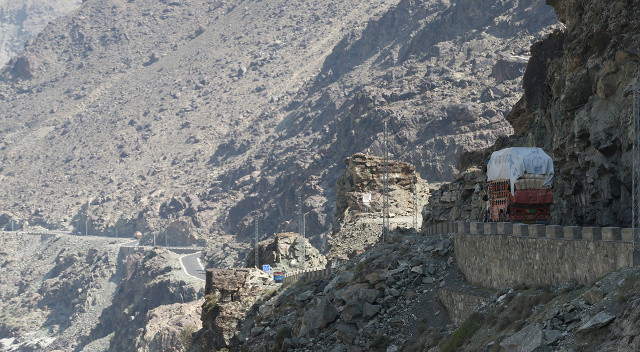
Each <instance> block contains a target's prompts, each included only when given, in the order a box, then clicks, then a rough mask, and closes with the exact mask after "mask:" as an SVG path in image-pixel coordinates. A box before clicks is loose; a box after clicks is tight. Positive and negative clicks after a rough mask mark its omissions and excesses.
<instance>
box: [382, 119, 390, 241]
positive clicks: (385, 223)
mask: <svg viewBox="0 0 640 352" xmlns="http://www.w3.org/2000/svg"><path fill="white" fill-rule="evenodd" d="M387 124H388V122H387V120H386V119H385V121H384V137H383V138H384V158H383V160H384V164H383V172H384V175H383V176H382V184H383V186H382V187H383V189H382V242H383V243H384V242H386V241H387V237H388V236H389V128H388V126H387Z"/></svg>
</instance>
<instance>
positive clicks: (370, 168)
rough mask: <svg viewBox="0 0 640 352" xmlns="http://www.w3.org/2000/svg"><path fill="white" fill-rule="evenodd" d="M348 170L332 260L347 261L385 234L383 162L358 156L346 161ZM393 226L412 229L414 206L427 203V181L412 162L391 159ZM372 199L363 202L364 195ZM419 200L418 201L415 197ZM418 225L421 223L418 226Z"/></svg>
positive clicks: (341, 180) (331, 242)
mask: <svg viewBox="0 0 640 352" xmlns="http://www.w3.org/2000/svg"><path fill="white" fill-rule="evenodd" d="M344 163H345V164H346V169H345V171H344V173H343V174H342V176H341V177H340V178H339V179H338V182H337V187H338V192H337V193H338V197H337V201H336V203H337V204H336V215H335V217H334V221H333V232H332V234H331V237H330V239H329V245H330V248H329V254H328V255H329V257H331V258H338V257H341V258H344V257H351V256H354V255H355V254H358V253H361V252H362V251H364V250H365V248H367V247H368V246H371V245H373V244H375V243H377V242H378V241H379V240H380V237H381V234H382V221H381V220H382V209H383V194H384V180H383V178H384V159H383V158H381V157H375V156H370V155H366V154H363V153H356V154H355V155H353V156H351V157H349V158H347V159H345V160H344ZM388 167H389V170H388V172H389V180H388V182H389V216H390V226H392V227H396V226H402V227H404V228H410V227H412V226H413V224H412V222H413V221H412V219H413V213H414V209H420V206H418V207H414V203H415V202H416V201H417V204H425V203H426V201H427V199H428V198H427V195H428V190H429V189H428V186H427V184H426V182H425V181H424V180H423V179H422V178H421V177H420V176H419V175H418V174H417V173H416V171H415V167H414V166H413V165H411V164H409V163H406V162H401V161H396V160H389V165H388ZM365 195H367V197H368V198H370V199H369V202H368V204H367V203H365V202H364V198H363V197H364V196H365ZM415 197H417V198H415ZM418 226H419V224H418Z"/></svg>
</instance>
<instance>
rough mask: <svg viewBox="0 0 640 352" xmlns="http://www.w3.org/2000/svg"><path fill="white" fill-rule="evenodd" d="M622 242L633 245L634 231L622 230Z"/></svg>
mask: <svg viewBox="0 0 640 352" xmlns="http://www.w3.org/2000/svg"><path fill="white" fill-rule="evenodd" d="M622 242H629V243H633V229H622Z"/></svg>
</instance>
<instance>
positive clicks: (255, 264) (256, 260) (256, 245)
mask: <svg viewBox="0 0 640 352" xmlns="http://www.w3.org/2000/svg"><path fill="white" fill-rule="evenodd" d="M255 225H256V228H255V232H254V242H255V249H254V250H253V251H254V252H255V253H254V254H255V258H254V267H255V268H256V269H257V268H258V261H259V260H260V253H259V252H258V251H259V250H260V247H259V246H258V218H256V222H255Z"/></svg>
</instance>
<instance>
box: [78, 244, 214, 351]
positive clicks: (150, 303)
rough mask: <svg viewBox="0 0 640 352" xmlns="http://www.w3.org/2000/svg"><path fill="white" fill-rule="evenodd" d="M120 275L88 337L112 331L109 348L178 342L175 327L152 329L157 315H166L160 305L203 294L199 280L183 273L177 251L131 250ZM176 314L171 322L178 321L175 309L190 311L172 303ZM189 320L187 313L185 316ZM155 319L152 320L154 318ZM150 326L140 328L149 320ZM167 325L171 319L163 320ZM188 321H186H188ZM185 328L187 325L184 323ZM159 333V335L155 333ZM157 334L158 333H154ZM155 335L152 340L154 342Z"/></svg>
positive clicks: (130, 347) (130, 348)
mask: <svg viewBox="0 0 640 352" xmlns="http://www.w3.org/2000/svg"><path fill="white" fill-rule="evenodd" d="M122 270H123V272H122V278H121V281H120V283H119V285H118V288H117V291H116V294H115V295H114V297H113V299H112V304H111V306H110V307H109V308H108V309H105V310H104V311H103V312H102V315H101V317H100V325H98V326H97V327H96V328H94V330H93V332H92V334H91V337H90V340H95V339H99V338H102V337H104V336H106V335H108V334H110V333H111V332H113V333H114V334H113V338H112V339H111V342H110V349H111V350H112V351H137V350H139V349H142V350H144V349H147V348H150V346H151V345H150V344H154V343H161V344H168V345H172V344H177V341H175V340H173V337H175V335H176V334H177V333H178V332H177V331H174V332H170V331H160V330H154V329H155V328H154V327H153V325H155V324H159V322H158V319H160V317H168V316H169V314H168V313H167V312H163V313H161V311H162V310H165V309H172V308H170V307H163V308H160V309H159V310H156V311H155V313H154V312H152V311H153V310H154V309H156V308H159V307H161V306H166V305H171V304H174V303H184V302H187V303H188V302H192V301H195V300H196V299H198V298H201V297H202V291H201V290H202V287H201V282H196V281H194V280H192V279H191V278H188V277H186V276H185V275H184V274H183V272H182V268H181V267H180V263H179V259H178V255H176V254H173V253H171V252H168V251H166V250H159V249H154V250H152V251H146V252H140V253H134V254H132V255H130V256H128V257H127V258H125V259H124V264H123V269H122ZM173 308H175V309H176V311H175V312H176V315H175V316H173V319H175V321H173V323H175V324H178V325H179V324H180V318H179V317H178V316H177V312H178V311H182V310H184V311H185V312H186V311H189V312H191V310H189V309H188V308H187V307H173ZM185 319H187V321H188V319H189V318H188V317H186V318H185ZM154 320H155V321H154ZM149 322H151V323H152V326H150V327H149V330H147V331H144V330H143V328H144V327H145V326H146V325H147V324H148V323H149ZM164 323H165V324H166V325H167V326H171V325H172V324H173V323H170V322H168V321H165V322H164ZM187 325H188V324H187ZM185 328H186V326H185ZM158 334H160V335H158ZM156 335H157V336H156ZM154 339H155V342H153V341H154Z"/></svg>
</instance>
